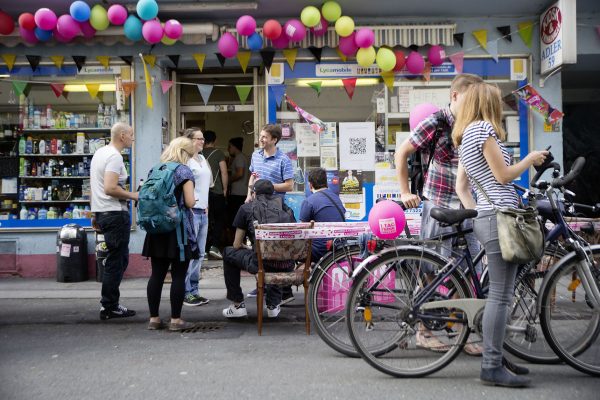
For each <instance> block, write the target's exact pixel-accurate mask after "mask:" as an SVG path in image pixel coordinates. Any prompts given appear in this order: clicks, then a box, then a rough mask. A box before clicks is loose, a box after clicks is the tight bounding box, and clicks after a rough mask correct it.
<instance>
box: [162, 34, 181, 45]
mask: <svg viewBox="0 0 600 400" xmlns="http://www.w3.org/2000/svg"><path fill="white" fill-rule="evenodd" d="M160 42H161V43H162V44H166V45H167V46H172V45H174V44H175V43H176V42H177V39H171V38H170V37H168V36H167V35H164V36H163V37H162V39H161V40H160Z"/></svg>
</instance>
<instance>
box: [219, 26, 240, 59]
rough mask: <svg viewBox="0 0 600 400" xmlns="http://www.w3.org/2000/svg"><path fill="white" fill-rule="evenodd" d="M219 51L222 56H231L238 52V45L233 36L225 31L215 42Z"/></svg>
mask: <svg viewBox="0 0 600 400" xmlns="http://www.w3.org/2000/svg"><path fill="white" fill-rule="evenodd" d="M217 47H218V49H219V52H220V53H221V55H222V56H223V57H226V58H233V57H235V55H236V54H237V52H238V49H239V45H238V42H237V39H236V38H235V36H233V35H232V34H231V33H229V32H225V33H224V34H223V36H221V37H220V38H219V41H218V42H217Z"/></svg>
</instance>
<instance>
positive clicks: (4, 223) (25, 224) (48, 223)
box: [0, 218, 90, 231]
mask: <svg viewBox="0 0 600 400" xmlns="http://www.w3.org/2000/svg"><path fill="white" fill-rule="evenodd" d="M66 224H77V225H81V226H83V227H90V219H89V218H81V219H67V218H59V219H26V220H20V219H8V220H0V228H14V229H19V228H26V229H27V231H30V230H31V229H36V228H37V229H44V228H46V229H47V228H60V227H61V226H63V225H66Z"/></svg>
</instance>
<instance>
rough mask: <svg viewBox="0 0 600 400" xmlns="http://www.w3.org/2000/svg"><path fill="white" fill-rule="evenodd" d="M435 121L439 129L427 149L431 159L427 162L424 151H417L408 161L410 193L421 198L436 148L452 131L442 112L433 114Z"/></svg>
mask: <svg viewBox="0 0 600 400" xmlns="http://www.w3.org/2000/svg"><path fill="white" fill-rule="evenodd" d="M433 116H434V117H435V119H436V120H437V128H436V130H435V134H434V136H433V140H432V141H431V142H429V147H428V148H427V150H428V151H427V154H428V156H429V159H428V160H427V162H425V154H424V152H423V150H417V151H416V152H415V153H414V154H413V155H412V156H411V157H410V159H409V160H408V165H409V177H410V192H411V193H412V194H417V195H419V196H420V197H421V196H423V186H424V185H425V177H426V176H427V171H428V170H429V166H430V165H431V162H432V161H433V155H434V152H435V148H436V146H437V143H438V140H439V139H440V138H441V137H442V135H444V134H445V133H447V132H448V131H450V130H451V127H450V125H449V124H448V121H446V117H445V116H444V113H443V112H442V110H440V111H438V112H436V113H435V114H433Z"/></svg>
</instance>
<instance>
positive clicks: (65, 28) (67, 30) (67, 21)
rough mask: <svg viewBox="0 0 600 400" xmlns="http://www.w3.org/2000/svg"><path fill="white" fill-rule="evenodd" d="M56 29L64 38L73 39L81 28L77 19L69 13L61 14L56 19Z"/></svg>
mask: <svg viewBox="0 0 600 400" xmlns="http://www.w3.org/2000/svg"><path fill="white" fill-rule="evenodd" d="M56 31H57V32H58V33H60V35H61V36H62V37H64V38H70V39H73V38H74V37H75V36H77V35H79V32H80V31H81V29H80V28H79V24H78V23H77V21H75V20H74V19H73V17H71V15H69V14H65V15H61V16H60V17H58V20H57V21H56Z"/></svg>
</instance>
